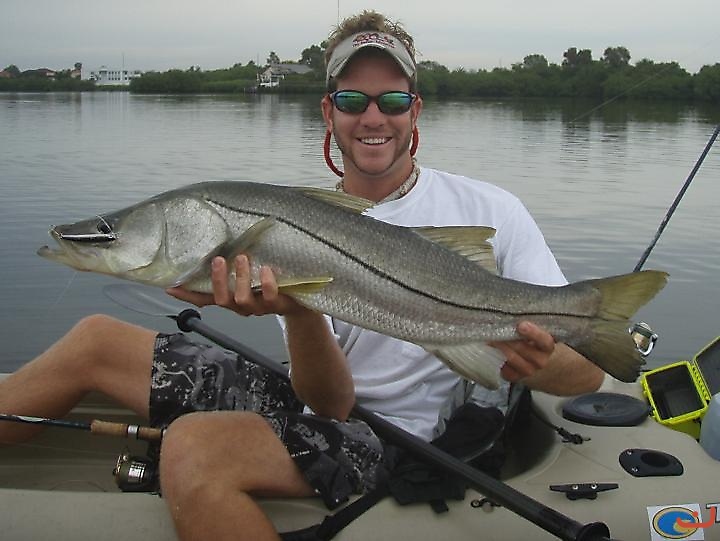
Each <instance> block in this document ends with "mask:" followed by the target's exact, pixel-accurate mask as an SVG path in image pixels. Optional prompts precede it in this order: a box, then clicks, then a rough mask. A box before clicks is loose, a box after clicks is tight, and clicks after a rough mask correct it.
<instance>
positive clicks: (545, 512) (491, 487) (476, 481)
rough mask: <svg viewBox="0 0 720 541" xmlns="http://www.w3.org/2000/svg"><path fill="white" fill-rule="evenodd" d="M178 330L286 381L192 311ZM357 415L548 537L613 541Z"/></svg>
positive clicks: (603, 531) (602, 528) (597, 526)
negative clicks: (232, 352)
mask: <svg viewBox="0 0 720 541" xmlns="http://www.w3.org/2000/svg"><path fill="white" fill-rule="evenodd" d="M173 319H175V321H176V323H177V325H178V328H179V329H180V330H181V331H184V332H191V331H192V332H196V333H198V334H200V335H202V336H204V337H205V338H207V339H209V340H211V341H213V342H215V343H216V344H218V345H220V346H222V347H224V348H227V349H229V350H231V351H234V352H236V353H238V354H239V355H241V356H243V357H245V358H247V359H248V360H250V361H252V362H254V363H256V364H258V365H260V366H262V367H264V368H266V369H268V370H270V371H272V372H275V373H276V374H279V375H280V376H282V377H284V378H287V377H288V373H287V370H286V369H285V367H283V366H282V365H280V364H279V363H277V362H276V361H274V360H272V359H270V358H268V357H266V356H264V355H262V354H260V353H258V352H256V351H254V350H252V349H251V348H249V347H247V346H245V345H244V344H241V343H240V342H238V341H237V340H235V339H233V338H231V337H230V336H227V335H226V334H223V333H222V332H220V331H218V330H216V329H213V328H212V327H210V326H208V325H206V324H205V323H204V322H203V321H202V320H201V319H200V314H199V313H198V312H197V311H195V310H192V309H188V310H184V311H183V312H181V313H180V314H178V315H177V316H174V317H173ZM353 412H354V414H355V415H356V416H357V417H358V418H360V419H362V420H363V421H365V422H366V423H367V424H368V425H369V426H370V427H371V428H372V429H373V430H374V431H375V433H376V434H377V435H378V436H379V437H381V438H383V439H385V440H386V441H388V442H390V443H393V444H395V445H398V446H400V447H402V448H404V449H405V450H407V451H409V452H410V453H412V454H413V455H415V456H416V457H418V458H421V459H424V460H425V461H427V462H429V463H431V464H433V465H434V466H437V467H439V468H441V469H443V470H445V471H447V472H450V473H453V474H455V475H458V476H459V477H461V478H463V479H464V480H466V481H467V482H468V484H469V485H470V486H472V487H473V488H474V489H475V490H477V491H478V492H481V493H482V494H483V495H484V496H486V497H488V498H490V499H491V500H492V501H494V502H495V503H498V504H500V505H502V506H504V507H505V508H507V509H509V510H510V511H512V512H513V513H516V514H518V515H520V516H522V517H523V518H526V519H527V520H529V521H531V522H533V523H534V524H536V525H537V526H539V527H541V528H542V529H543V530H545V531H546V532H548V533H551V534H552V535H555V536H556V537H558V538H559V539H563V540H566V541H607V540H609V538H610V532H609V530H608V527H607V526H606V525H605V524H603V523H601V522H593V523H590V524H581V523H579V522H577V521H575V520H573V519H572V518H570V517H567V516H565V515H563V514H562V513H560V512H558V511H556V510H554V509H551V508H549V507H548V506H546V505H544V504H542V503H540V502H538V501H537V500H534V499H533V498H531V497H529V496H527V495H525V494H523V493H522V492H519V491H517V490H515V489H514V488H512V487H511V486H509V485H507V484H505V483H503V482H502V481H499V480H497V479H495V478H493V477H490V476H489V475H487V474H485V473H483V472H481V471H480V470H477V469H475V468H473V467H471V466H469V465H468V464H466V463H464V462H462V461H461V460H458V459H456V458H454V457H452V456H451V455H449V454H447V453H445V452H444V451H442V450H440V449H438V448H437V447H435V446H434V445H431V444H430V443H427V442H425V441H423V440H421V439H420V438H418V437H417V436H415V435H413V434H410V433H409V432H407V431H405V430H403V429H401V428H398V427H396V426H395V425H393V424H392V423H390V422H388V421H386V420H385V419H383V418H382V417H380V416H379V415H377V414H375V413H373V412H371V411H368V410H366V409H365V408H363V407H361V406H358V405H355V407H354V408H353Z"/></svg>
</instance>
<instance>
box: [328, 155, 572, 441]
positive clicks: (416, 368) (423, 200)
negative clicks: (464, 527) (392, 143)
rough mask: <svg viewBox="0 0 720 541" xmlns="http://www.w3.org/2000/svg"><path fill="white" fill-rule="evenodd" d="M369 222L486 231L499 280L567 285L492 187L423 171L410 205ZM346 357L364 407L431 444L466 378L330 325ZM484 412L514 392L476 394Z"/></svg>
mask: <svg viewBox="0 0 720 541" xmlns="http://www.w3.org/2000/svg"><path fill="white" fill-rule="evenodd" d="M367 214H368V215H370V216H373V217H374V218H377V219H378V220H382V221H384V222H388V223H391V224H395V225H402V226H409V227H415V226H453V225H454V226H457V225H482V226H490V227H493V228H495V230H496V235H495V237H494V238H493V239H492V240H491V242H492V244H493V248H494V251H495V257H496V260H497V265H498V272H499V274H500V275H502V276H504V277H508V278H513V279H515V280H521V281H524V282H530V283H535V284H542V285H551V286H560V285H565V284H566V283H567V281H566V279H565V277H564V276H563V273H562V271H561V270H560V268H559V267H558V265H557V262H556V261H555V258H554V257H553V255H552V253H551V252H550V249H549V248H548V246H547V244H546V243H545V239H544V237H543V236H542V233H541V232H540V230H539V229H538V227H537V225H536V224H535V221H534V220H533V219H532V217H531V216H530V214H529V213H528V211H527V210H526V209H525V207H524V206H523V204H522V203H521V202H520V200H519V199H518V198H517V197H515V196H514V195H512V194H510V193H508V192H506V191H505V190H502V189H501V188H498V187H497V186H494V185H492V184H488V183H486V182H481V181H478V180H473V179H469V178H467V177H462V176H458V175H452V174H449V173H444V172H441V171H436V170H433V169H427V168H421V169H420V176H419V178H418V181H417V183H416V184H415V186H414V187H413V189H412V190H411V191H410V192H409V193H408V194H407V195H405V196H404V197H402V198H400V199H397V200H394V201H390V202H387V203H383V204H381V205H377V206H375V207H373V208H372V209H370V210H369V211H368V212H367ZM328 321H329V322H330V325H331V327H332V329H333V332H334V333H335V335H336V336H337V338H338V342H339V344H340V346H341V347H342V350H343V352H344V353H345V356H346V357H347V360H348V363H349V366H350V371H351V372H352V375H353V381H354V384H355V397H356V400H357V403H358V404H359V405H361V406H363V407H365V408H367V409H369V410H371V411H374V412H376V413H377V414H379V415H381V416H382V417H384V418H385V419H387V420H388V421H390V422H392V423H393V424H395V425H397V426H400V427H401V428H403V429H405V430H407V431H409V432H411V433H413V434H415V435H417V436H419V437H421V438H422V439H424V440H430V439H432V438H434V437H435V436H437V435H438V434H437V433H435V429H436V427H437V426H438V422H439V421H440V419H439V415H440V413H441V411H442V410H443V409H444V407H445V405H446V403H447V402H448V400H449V397H451V396H452V395H453V394H454V391H455V389H456V388H457V386H458V385H459V384H460V382H461V378H460V376H458V375H457V374H455V373H454V372H452V371H451V370H450V369H449V368H447V367H446V366H445V365H444V364H443V363H442V362H441V361H440V360H439V359H437V358H436V357H435V356H433V355H432V354H430V353H428V352H427V351H425V350H424V349H423V348H421V347H420V346H416V345H415V344H411V343H409V342H404V341H402V340H398V339H396V338H392V337H388V336H385V335H382V334H379V333H377V332H374V331H370V330H366V329H363V328H360V327H356V326H354V325H350V324H347V323H345V322H342V321H339V320H336V319H331V318H328ZM473 400H474V401H476V402H480V403H481V405H492V406H498V407H500V408H501V409H502V407H503V405H504V403H505V402H506V400H507V385H506V386H504V387H503V386H501V388H500V389H499V390H497V391H490V390H485V389H482V390H481V392H479V393H478V392H476V393H474V394H473Z"/></svg>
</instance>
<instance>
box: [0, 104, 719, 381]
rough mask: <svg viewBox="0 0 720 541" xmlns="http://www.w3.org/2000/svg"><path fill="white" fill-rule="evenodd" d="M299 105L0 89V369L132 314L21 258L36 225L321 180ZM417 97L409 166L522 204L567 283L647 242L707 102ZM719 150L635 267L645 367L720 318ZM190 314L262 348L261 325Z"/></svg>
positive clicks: (312, 135)
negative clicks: (90, 326)
mask: <svg viewBox="0 0 720 541" xmlns="http://www.w3.org/2000/svg"><path fill="white" fill-rule="evenodd" d="M318 100H319V98H317V97H312V98H308V97H280V96H243V97H237V98H228V97H214V96H199V97H189V98H179V97H162V96H130V95H128V94H125V93H96V94H20V95H18V94H0V233H1V234H0V250H1V253H2V258H0V299H1V300H2V308H3V309H2V314H1V315H0V344H2V346H1V348H0V371H9V370H11V369H14V368H16V367H17V366H19V365H20V364H22V363H23V362H24V361H26V360H27V359H29V358H32V357H33V356H34V355H36V354H37V353H39V352H40V351H42V350H43V349H45V348H46V347H47V346H48V345H49V344H51V343H52V342H53V341H54V340H56V339H57V338H58V337H59V336H61V335H62V333H64V332H65V331H66V330H67V329H68V328H70V327H71V326H72V324H73V323H74V322H75V321H77V320H78V318H80V317H82V316H83V315H87V314H92V313H95V312H105V313H111V314H113V315H116V316H119V317H123V318H125V319H129V320H132V321H135V322H138V323H140V324H143V325H149V326H153V327H155V328H160V329H167V330H170V329H172V328H173V327H172V323H171V322H170V321H169V320H164V319H157V318H151V317H146V316H139V315H137V314H134V313H132V312H128V311H126V310H125V309H123V308H120V307H118V306H116V305H114V304H113V303H112V302H111V301H109V300H107V299H106V298H105V297H104V296H103V294H102V293H101V288H102V285H103V284H106V283H110V282H112V281H113V280H112V279H110V278H106V277H101V276H95V275H88V274H78V273H75V272H74V271H72V270H70V269H68V268H65V267H62V266H60V265H57V264H53V263H50V262H48V261H45V260H43V259H41V258H39V257H38V256H36V255H35V251H36V249H37V248H38V247H39V246H41V245H43V244H47V243H48V241H49V239H48V236H47V230H48V227H49V226H50V225H51V224H55V223H64V222H68V221H75V220H77V219H80V218H85V217H88V216H91V215H93V214H96V213H99V212H103V211H108V210H115V209H117V208H120V207H122V206H126V205H128V204H131V203H134V202H136V201H138V200H140V199H142V198H145V197H147V196H150V195H153V194H156V193H158V192H161V191H164V190H167V189H170V188H174V187H178V186H182V185H185V184H189V183H192V182H198V181H201V180H241V179H246V180H256V181H262V182H275V183H283V184H304V185H313V186H324V187H330V186H332V185H334V181H335V179H334V177H333V175H332V174H331V173H330V172H329V171H328V170H327V169H326V168H325V166H324V163H323V159H322V152H321V143H322V138H323V135H324V125H323V123H322V119H321V116H320V114H319V107H318ZM592 109H593V105H592V104H587V103H575V104H571V103H567V102H565V103H555V102H552V103H551V102H542V101H534V102H523V103H516V102H492V101H484V102H439V103H438V102H426V107H425V111H424V115H423V118H422V119H421V125H420V130H421V131H420V135H421V144H420V149H419V151H418V158H419V160H420V162H421V163H422V164H424V165H427V166H431V167H436V168H439V169H445V170H449V171H453V172H457V173H462V174H466V175H468V176H472V177H475V178H481V179H485V180H489V181H491V182H494V183H496V184H499V185H501V186H503V187H505V188H506V189H508V190H510V191H512V192H514V193H516V194H517V195H518V196H520V197H521V199H523V201H524V202H525V204H526V205H527V206H528V208H529V209H530V211H531V212H532V213H533V215H534V216H535V218H536V220H537V221H538V223H539V224H540V227H541V228H542V229H543V231H544V232H545V235H546V237H547V239H548V242H549V244H550V246H551V248H552V249H553V251H554V252H555V254H556V256H557V258H558V260H559V262H560V265H561V267H562V268H563V269H564V271H565V273H566V275H567V276H568V278H569V279H570V280H572V281H574V280H579V279H584V278H590V277H599V276H603V275H609V274H614V273H622V272H629V271H631V270H632V269H633V267H634V266H635V264H636V263H637V261H638V259H639V258H640V256H641V254H642V253H643V251H644V250H645V248H646V247H647V246H648V244H649V243H650V240H651V239H652V237H653V235H654V234H655V231H656V230H657V227H658V225H659V223H660V221H661V220H662V218H663V216H664V215H665V212H666V211H667V209H668V207H669V206H670V204H671V202H672V201H673V199H674V197H675V195H676V194H677V192H678V191H679V189H680V187H681V186H682V184H683V182H684V180H685V178H686V177H687V175H688V173H689V171H690V169H691V168H692V166H693V164H694V163H695V160H696V159H697V158H698V156H699V155H700V153H701V151H702V149H703V148H704V146H705V144H706V143H707V141H708V139H709V137H710V135H711V134H712V131H713V128H714V126H715V125H716V124H717V123H718V122H720V111H719V110H718V109H717V108H715V109H714V110H713V109H707V110H706V109H695V108H691V107H687V106H677V105H660V104H653V105H650V106H637V105H636V106H632V107H631V106H628V105H624V104H611V105H608V106H605V107H603V108H601V109H599V110H597V111H594V112H591V113H590V111H591V110H592ZM719 181H720V143H717V145H716V146H715V147H714V148H713V149H712V150H711V152H710V154H709V155H708V157H707V159H706V161H705V164H704V165H703V167H702V168H701V169H700V172H699V173H698V175H697V176H696V178H695V180H694V182H693V184H692V186H691V188H690V190H689V191H688V192H687V194H686V195H685V197H684V199H683V200H682V202H681V204H680V206H679V208H678V211H677V212H676V213H675V216H674V217H673V219H672V220H671V221H670V224H669V227H668V229H667V230H666V231H665V233H664V234H663V236H662V238H661V240H660V242H659V243H658V245H657V247H656V248H655V250H654V251H653V253H652V255H651V257H650V259H649V261H648V263H647V264H646V268H659V269H664V270H667V271H668V272H670V273H671V281H670V283H669V285H668V286H667V287H666V289H665V290H664V291H663V292H662V293H661V294H660V295H659V296H658V297H657V299H655V300H654V301H653V302H652V303H651V304H649V305H648V306H647V307H646V308H644V309H643V310H642V311H641V312H640V314H639V318H640V319H644V320H646V321H648V322H649V323H650V324H651V325H652V326H653V328H654V329H655V330H656V331H657V332H658V333H659V334H660V336H661V339H660V342H659V343H658V347H657V348H656V351H655V353H654V354H653V356H652V357H651V359H650V360H649V362H650V363H651V364H652V365H658V364H664V363H666V362H670V361H675V360H678V359H683V358H688V357H689V356H692V354H693V353H695V352H696V351H698V350H699V349H700V348H701V347H702V346H703V345H705V344H706V343H708V342H709V341H710V340H712V339H713V338H714V337H716V336H717V335H720V319H718V317H717V304H718V298H719V297H720V240H719V237H720V235H719V233H720V218H719V217H718V212H717V206H718V201H719V196H720V182H719ZM205 319H206V320H207V321H209V322H210V323H213V324H215V325H218V326H219V327H221V328H223V329H224V330H226V331H230V332H232V333H234V334H235V335H236V336H238V337H239V338H241V339H244V340H245V341H246V342H247V343H248V344H250V345H251V346H253V347H256V348H259V349H261V350H263V351H264V352H265V353H267V354H269V355H270V356H274V357H278V358H280V357H283V356H284V349H283V346H282V343H281V341H280V338H279V335H278V331H277V329H276V327H275V324H274V321H273V320H272V318H252V319H243V318H239V317H235V316H232V315H231V314H225V313H223V312H222V311H221V310H219V309H209V310H207V311H206V312H205Z"/></svg>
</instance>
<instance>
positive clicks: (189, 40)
mask: <svg viewBox="0 0 720 541" xmlns="http://www.w3.org/2000/svg"><path fill="white" fill-rule="evenodd" d="M362 9H377V10H379V11H382V12H383V13H385V14H386V15H388V16H390V17H391V18H393V19H399V20H400V21H401V22H403V23H404V24H405V26H406V28H407V30H408V31H409V32H410V33H411V34H412V35H413V36H414V37H415V41H416V45H417V48H418V51H419V53H420V55H419V58H418V60H434V61H437V62H440V63H441V64H444V65H446V66H447V67H449V68H451V69H452V68H457V67H464V68H468V69H480V68H493V67H497V66H504V67H509V66H510V65H511V64H513V63H515V62H522V59H523V58H524V57H525V56H526V55H528V54H534V53H537V54H542V55H545V57H546V58H547V59H548V61H549V62H551V63H558V64H559V63H561V62H562V53H563V51H565V50H567V49H568V48H569V47H577V48H578V49H590V50H591V51H592V53H593V58H594V59H598V58H601V57H602V53H603V51H604V50H605V48H606V47H608V46H620V45H622V46H624V47H626V48H627V49H628V50H629V51H630V54H631V57H632V58H631V60H630V62H631V63H633V64H634V63H635V62H637V61H638V60H641V59H643V58H649V59H651V60H653V61H655V62H665V61H671V60H674V61H677V62H678V63H679V64H680V65H681V66H682V67H684V68H685V69H687V70H688V71H689V72H690V73H695V72H697V70H698V69H700V67H701V66H703V65H705V64H714V63H716V62H720V31H719V30H718V23H719V22H720V0H684V1H679V0H622V1H621V0H599V1H596V2H589V1H587V0H385V1H382V2H379V1H372V0H367V1H360V0H339V1H338V0H254V1H248V0H172V1H170V0H0V69H2V68H4V67H6V66H7V65H9V64H16V65H17V66H18V67H19V68H20V69H21V70H25V69H31V68H40V67H48V68H52V69H63V68H68V67H71V66H72V65H73V64H74V63H75V62H82V63H83V69H84V70H88V71H89V70H94V69H97V68H98V67H100V66H101V65H106V66H108V67H109V68H120V67H121V66H122V65H123V61H124V66H125V67H126V68H129V69H140V70H150V69H154V70H160V71H165V70H167V69H170V68H182V69H187V68H188V67H190V66H193V65H199V66H200V67H201V68H202V69H205V70H209V69H217V68H225V67H229V66H232V65H233V64H235V63H237V62H241V63H242V64H246V63H247V62H248V61H250V60H254V61H256V62H258V61H259V62H260V63H262V64H264V63H265V60H266V59H267V57H268V55H269V53H270V51H275V52H276V53H277V54H278V56H279V57H280V58H281V59H282V60H298V59H299V58H300V54H301V52H302V50H303V49H304V48H306V47H308V46H310V45H312V44H317V43H320V42H321V41H322V40H323V39H325V37H326V36H327V34H328V32H329V30H330V29H331V28H332V27H333V26H334V25H336V24H337V22H338V14H339V16H340V18H343V17H346V16H348V15H352V14H354V13H356V12H358V11H360V10H362Z"/></svg>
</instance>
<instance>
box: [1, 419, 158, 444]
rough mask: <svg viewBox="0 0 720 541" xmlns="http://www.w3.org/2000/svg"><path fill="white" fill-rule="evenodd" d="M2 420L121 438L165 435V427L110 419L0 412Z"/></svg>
mask: <svg viewBox="0 0 720 541" xmlns="http://www.w3.org/2000/svg"><path fill="white" fill-rule="evenodd" d="M0 421H9V422H12V423H26V424H32V425H43V426H54V427H59V428H74V429H77V430H85V431H87V432H90V433H92V434H95V435H100V436H116V437H120V438H127V439H135V440H143V441H160V440H161V439H162V436H163V431H164V430H163V429H161V428H152V427H149V426H140V425H133V424H128V423H113V422H110V421H100V420H97V419H95V420H93V421H90V422H83V421H68V420H64V419H48V418H46V417H34V416H32V415H14V414H10V413H0Z"/></svg>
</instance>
